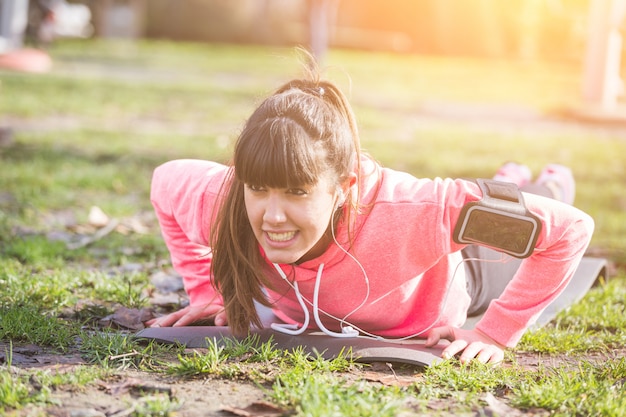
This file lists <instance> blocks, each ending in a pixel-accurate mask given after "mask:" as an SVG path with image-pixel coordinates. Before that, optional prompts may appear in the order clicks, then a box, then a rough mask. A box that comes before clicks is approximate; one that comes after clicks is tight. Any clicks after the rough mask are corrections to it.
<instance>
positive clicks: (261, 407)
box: [222, 401, 285, 417]
mask: <svg viewBox="0 0 626 417" xmlns="http://www.w3.org/2000/svg"><path fill="white" fill-rule="evenodd" d="M222 411H225V412H227V413H230V414H233V415H235V416H241V417H279V416H282V415H284V414H285V410H283V409H281V408H278V407H276V406H275V405H274V404H271V403H268V402H265V401H258V402H254V403H252V404H250V405H249V406H247V407H246V408H239V407H222Z"/></svg>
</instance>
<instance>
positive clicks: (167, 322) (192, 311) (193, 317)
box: [145, 303, 228, 327]
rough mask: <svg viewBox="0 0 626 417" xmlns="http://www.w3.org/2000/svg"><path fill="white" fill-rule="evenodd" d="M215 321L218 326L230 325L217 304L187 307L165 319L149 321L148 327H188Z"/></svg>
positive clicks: (221, 307) (159, 318)
mask: <svg viewBox="0 0 626 417" xmlns="http://www.w3.org/2000/svg"><path fill="white" fill-rule="evenodd" d="M208 319H213V321H214V322H215V325H216V326H225V325H226V324H227V323H228V319H227V318H226V312H225V311H224V307H223V306H221V305H217V304H212V303H211V304H205V305H200V306H187V307H185V308H183V309H180V310H178V311H175V312H173V313H170V314H168V315H166V316H163V317H158V318H156V319H151V320H148V321H147V322H146V323H145V325H146V327H170V326H172V327H178V326H188V325H190V324H193V323H195V322H198V321H201V320H208Z"/></svg>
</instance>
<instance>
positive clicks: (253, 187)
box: [246, 184, 263, 192]
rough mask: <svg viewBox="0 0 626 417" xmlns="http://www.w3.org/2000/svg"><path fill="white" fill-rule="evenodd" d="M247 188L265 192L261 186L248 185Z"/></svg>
mask: <svg viewBox="0 0 626 417" xmlns="http://www.w3.org/2000/svg"><path fill="white" fill-rule="evenodd" d="M246 187H248V189H249V190H250V191H256V192H258V191H263V187H261V186H260V185H254V184H246Z"/></svg>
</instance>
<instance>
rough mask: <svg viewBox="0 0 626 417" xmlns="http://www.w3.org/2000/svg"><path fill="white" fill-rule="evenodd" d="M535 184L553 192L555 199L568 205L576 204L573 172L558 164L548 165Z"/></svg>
mask: <svg viewBox="0 0 626 417" xmlns="http://www.w3.org/2000/svg"><path fill="white" fill-rule="evenodd" d="M535 184H537V185H542V186H544V187H546V188H548V189H549V190H550V191H552V194H553V195H554V198H555V199H557V200H559V201H562V202H564V203H567V204H570V205H571V204H574V196H575V194H576V183H575V181H574V176H573V175H572V170H571V169H569V168H568V167H566V166H563V165H558V164H549V165H546V166H545V168H544V169H543V171H541V174H539V177H537V181H535Z"/></svg>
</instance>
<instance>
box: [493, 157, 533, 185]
mask: <svg viewBox="0 0 626 417" xmlns="http://www.w3.org/2000/svg"><path fill="white" fill-rule="evenodd" d="M531 178H532V172H530V168H528V167H527V166H526V165H521V164H518V163H516V162H507V163H506V164H504V165H502V166H501V167H500V169H498V172H497V173H496V175H494V177H493V179H494V180H496V181H504V182H512V183H514V184H517V186H518V187H523V186H524V185H526V184H528V183H529V182H530V179H531Z"/></svg>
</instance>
